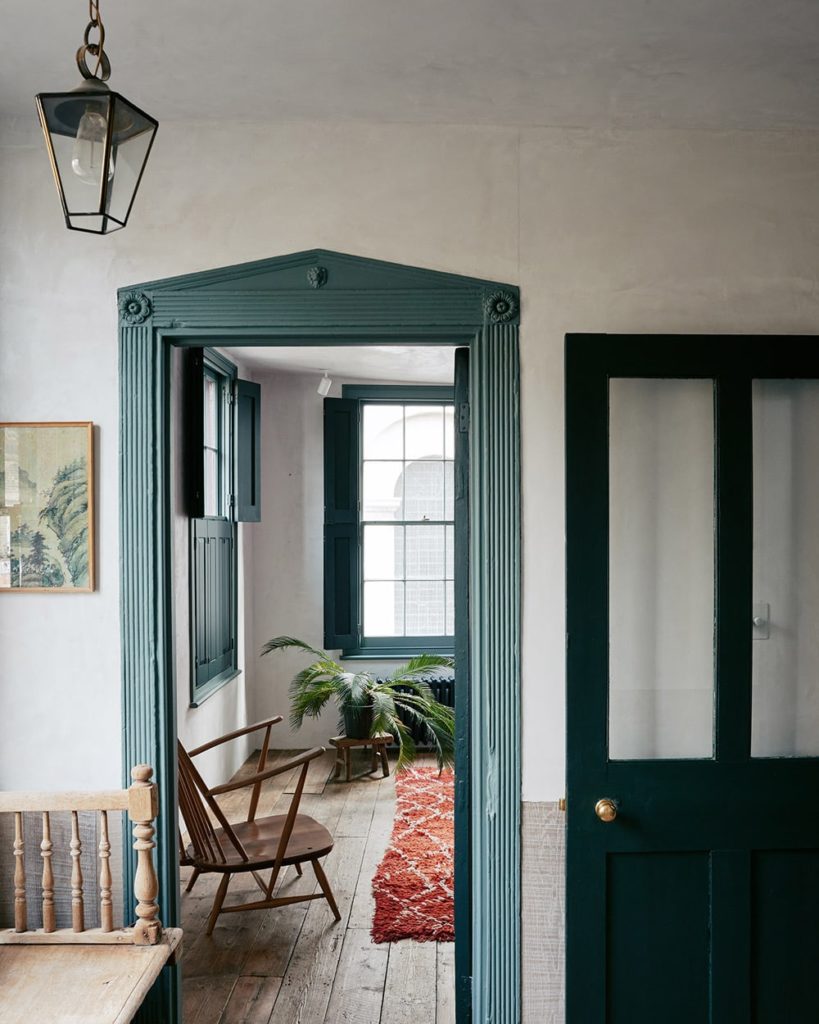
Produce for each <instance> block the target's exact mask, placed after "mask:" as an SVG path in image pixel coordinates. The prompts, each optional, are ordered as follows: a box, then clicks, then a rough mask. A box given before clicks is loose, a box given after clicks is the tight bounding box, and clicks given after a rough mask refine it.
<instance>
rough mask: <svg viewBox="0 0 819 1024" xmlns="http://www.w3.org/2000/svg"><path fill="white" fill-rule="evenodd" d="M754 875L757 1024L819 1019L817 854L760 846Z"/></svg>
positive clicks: (754, 955)
mask: <svg viewBox="0 0 819 1024" xmlns="http://www.w3.org/2000/svg"><path fill="white" fill-rule="evenodd" d="M752 879H753V892H752V898H753V918H752V920H753V947H752V949H753V963H752V967H751V974H752V978H753V983H754V1011H755V1013H754V1018H753V1019H754V1024H783V1022H785V1021H787V1022H788V1024H791V1022H794V1024H796V1022H805V1024H807V1022H808V1021H816V1019H817V1016H819V1012H818V1011H817V1007H816V965H817V964H819V928H817V921H819V855H817V853H816V852H815V851H806V850H786V851H780V850H761V851H759V852H758V853H756V854H754V858H753V870H752ZM810 962H812V964H813V965H814V966H813V969H812V970H806V969H805V967H806V963H810ZM806 1007H811V1008H812V1009H811V1011H810V1015H808V1013H807V1011H806Z"/></svg>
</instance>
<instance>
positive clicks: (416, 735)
mask: <svg viewBox="0 0 819 1024" xmlns="http://www.w3.org/2000/svg"><path fill="white" fill-rule="evenodd" d="M418 682H419V683H426V684H427V686H428V687H429V688H430V690H432V696H433V697H434V698H435V699H436V700H437V701H438V703H439V704H444V705H445V706H446V707H448V708H454V707H455V676H454V675H449V676H438V675H436V676H422V677H419V679H418ZM399 689H400V687H399ZM407 689H409V687H407ZM398 717H399V718H400V719H401V721H402V722H404V723H405V724H406V725H407V726H409V731H410V735H411V736H412V738H413V740H415V742H416V744H417V745H418V746H419V748H420V749H422V750H423V749H424V748H427V749H429V744H428V742H427V740H426V736H425V735H424V734H423V733H422V730H421V728H420V726H419V725H418V724H417V723H415V722H412V721H410V718H409V716H408V715H407V714H406V713H405V712H401V711H399V712H398Z"/></svg>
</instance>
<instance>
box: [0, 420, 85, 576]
mask: <svg viewBox="0 0 819 1024" xmlns="http://www.w3.org/2000/svg"><path fill="white" fill-rule="evenodd" d="M94 552H95V536H94V425H93V423H88V422H67V423H0V593H7V594H45V593H51V594H88V593H91V591H93V590H94V586H95V579H94V569H95V565H94Z"/></svg>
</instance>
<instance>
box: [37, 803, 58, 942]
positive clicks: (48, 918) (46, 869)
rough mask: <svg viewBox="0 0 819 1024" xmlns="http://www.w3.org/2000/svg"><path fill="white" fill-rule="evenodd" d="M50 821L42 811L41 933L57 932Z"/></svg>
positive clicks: (46, 813)
mask: <svg viewBox="0 0 819 1024" xmlns="http://www.w3.org/2000/svg"><path fill="white" fill-rule="evenodd" d="M51 845H52V844H51V821H50V819H49V816H48V811H43V841H42V842H41V843H40V856H41V857H42V858H43V931H44V932H53V931H56V930H57V921H56V918H55V915H54V872H53V870H52V868H51Z"/></svg>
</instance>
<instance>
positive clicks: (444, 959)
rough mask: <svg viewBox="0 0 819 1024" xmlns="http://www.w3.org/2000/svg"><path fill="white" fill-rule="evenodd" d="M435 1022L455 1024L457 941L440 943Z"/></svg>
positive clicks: (436, 1023) (437, 1023)
mask: <svg viewBox="0 0 819 1024" xmlns="http://www.w3.org/2000/svg"><path fill="white" fill-rule="evenodd" d="M437 954H438V973H437V977H436V983H435V991H436V1001H437V1014H436V1017H435V1024H455V943H454V942H439V943H438V950H437Z"/></svg>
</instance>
